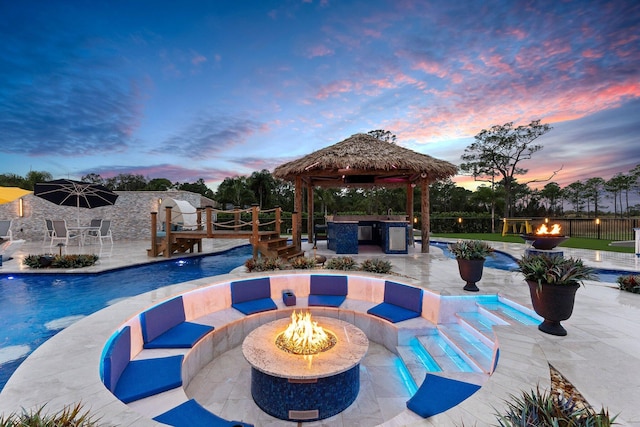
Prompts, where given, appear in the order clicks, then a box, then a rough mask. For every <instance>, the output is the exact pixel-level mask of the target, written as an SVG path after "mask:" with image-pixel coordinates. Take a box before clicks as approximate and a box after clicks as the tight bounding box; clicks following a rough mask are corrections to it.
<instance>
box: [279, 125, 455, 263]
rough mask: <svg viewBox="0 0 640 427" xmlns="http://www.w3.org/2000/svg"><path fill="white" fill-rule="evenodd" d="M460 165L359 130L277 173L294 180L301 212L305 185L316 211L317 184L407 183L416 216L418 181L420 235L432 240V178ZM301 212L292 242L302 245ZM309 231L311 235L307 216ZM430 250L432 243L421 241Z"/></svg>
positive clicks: (452, 172) (449, 174)
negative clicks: (414, 191)
mask: <svg viewBox="0 0 640 427" xmlns="http://www.w3.org/2000/svg"><path fill="white" fill-rule="evenodd" d="M457 172H458V168H457V167H456V166H455V165H454V164H452V163H449V162H447V161H444V160H439V159H436V158H433V157H431V156H428V155H426V154H421V153H417V152H415V151H412V150H409V149H407V148H404V147H401V146H399V145H396V144H393V143H390V142H386V141H382V140H379V139H377V138H376V137H374V136H372V135H369V134H362V133H359V134H356V135H352V136H351V137H349V138H347V139H345V140H344V141H341V142H338V143H337V144H334V145H332V146H329V147H326V148H323V149H321V150H318V151H315V152H313V153H311V154H309V155H306V156H304V157H302V158H300V159H298V160H294V161H291V162H288V163H285V164H282V165H280V166H278V167H277V168H275V170H274V171H273V175H274V176H275V177H276V178H280V179H284V180H287V181H292V182H295V201H294V210H295V212H296V213H300V212H302V188H303V186H306V187H307V188H308V189H309V191H308V207H309V212H310V213H312V212H313V188H314V187H318V186H320V187H332V188H340V187H358V188H366V187H372V186H379V187H405V188H406V189H407V215H408V217H409V219H411V218H412V217H413V187H415V186H416V185H420V189H421V202H422V203H421V213H422V241H423V242H428V241H429V184H430V183H432V182H434V181H437V180H441V179H446V178H449V177H452V176H454V175H455V174H456V173H457ZM301 229H302V216H301V215H299V214H298V215H296V218H295V220H294V224H293V242H294V244H295V245H296V246H297V247H300V242H301V233H302V230H301ZM308 235H309V238H310V239H311V238H312V237H311V236H312V235H313V224H312V221H309V225H308ZM422 252H429V245H428V244H426V245H425V244H423V245H422Z"/></svg>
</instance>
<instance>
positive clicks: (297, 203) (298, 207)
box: [292, 175, 302, 251]
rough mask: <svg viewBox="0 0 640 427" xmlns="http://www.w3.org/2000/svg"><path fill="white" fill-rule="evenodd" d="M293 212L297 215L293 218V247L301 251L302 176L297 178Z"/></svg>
mask: <svg viewBox="0 0 640 427" xmlns="http://www.w3.org/2000/svg"><path fill="white" fill-rule="evenodd" d="M293 210H294V212H295V213H296V215H295V216H294V217H293V218H292V219H293V224H292V228H293V236H292V240H293V246H295V247H296V249H297V250H298V251H300V250H301V249H302V214H301V212H302V177H301V176H300V175H298V176H296V188H295V197H294V202H293Z"/></svg>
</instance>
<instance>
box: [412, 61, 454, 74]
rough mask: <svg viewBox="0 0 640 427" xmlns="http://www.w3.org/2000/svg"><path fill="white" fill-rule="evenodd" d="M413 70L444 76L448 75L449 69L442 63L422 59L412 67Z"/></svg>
mask: <svg viewBox="0 0 640 427" xmlns="http://www.w3.org/2000/svg"><path fill="white" fill-rule="evenodd" d="M411 68H412V69H413V70H420V71H422V72H424V73H427V74H433V75H434V76H437V77H440V78H443V77H445V76H446V75H447V73H448V71H449V70H448V69H446V68H444V67H443V65H442V64H440V63H438V62H435V61H427V60H421V61H417V62H416V63H414V64H413V66H412V67H411Z"/></svg>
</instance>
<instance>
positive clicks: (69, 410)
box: [0, 403, 99, 427]
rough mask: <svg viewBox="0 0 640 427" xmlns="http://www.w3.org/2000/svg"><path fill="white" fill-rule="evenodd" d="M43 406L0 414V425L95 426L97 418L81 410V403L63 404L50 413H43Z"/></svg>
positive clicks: (42, 426) (13, 426)
mask: <svg viewBox="0 0 640 427" xmlns="http://www.w3.org/2000/svg"><path fill="white" fill-rule="evenodd" d="M43 410H44V406H42V407H41V408H40V409H38V410H32V411H30V412H27V411H26V410H24V411H23V412H22V414H19V415H18V414H15V413H14V414H10V415H8V416H7V417H6V418H5V416H4V415H0V427H97V426H99V424H98V420H97V419H95V418H94V417H93V416H92V415H90V414H89V411H86V412H83V411H82V404H80V403H78V404H76V405H74V406H65V407H64V408H63V409H62V410H61V411H60V412H56V413H55V414H52V415H46V414H43Z"/></svg>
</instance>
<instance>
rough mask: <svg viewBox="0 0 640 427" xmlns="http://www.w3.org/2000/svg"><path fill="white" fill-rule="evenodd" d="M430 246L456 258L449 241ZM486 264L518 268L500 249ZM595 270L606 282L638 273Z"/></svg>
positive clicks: (434, 243) (486, 265)
mask: <svg viewBox="0 0 640 427" xmlns="http://www.w3.org/2000/svg"><path fill="white" fill-rule="evenodd" d="M430 246H434V247H436V248H440V249H442V251H443V252H444V254H445V255H446V256H448V257H449V258H455V256H453V254H452V253H451V251H449V247H448V243H447V242H436V241H431V242H430ZM484 265H485V267H490V268H497V269H499V270H506V271H514V270H515V269H516V268H518V264H517V263H516V258H514V257H513V256H511V255H509V254H507V253H505V252H500V251H494V256H492V257H488V258H487V259H486V261H485V262H484ZM595 270H596V274H597V275H598V279H599V280H600V281H601V282H605V283H616V280H617V279H618V277H620V276H622V275H627V274H638V273H637V272H633V271H626V270H611V269H601V268H596V269H595Z"/></svg>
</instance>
